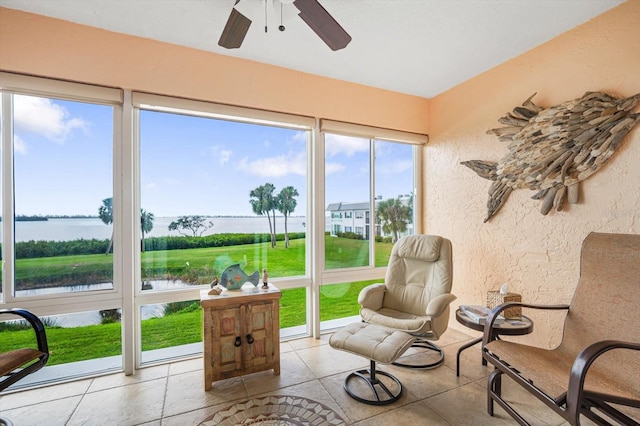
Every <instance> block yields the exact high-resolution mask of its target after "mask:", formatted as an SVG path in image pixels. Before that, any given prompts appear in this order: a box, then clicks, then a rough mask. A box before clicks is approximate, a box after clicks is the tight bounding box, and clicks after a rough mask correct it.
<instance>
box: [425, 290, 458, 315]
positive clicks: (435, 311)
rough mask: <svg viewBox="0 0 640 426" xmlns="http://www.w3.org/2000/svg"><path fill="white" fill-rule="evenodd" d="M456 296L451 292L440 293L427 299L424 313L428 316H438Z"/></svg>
mask: <svg viewBox="0 0 640 426" xmlns="http://www.w3.org/2000/svg"><path fill="white" fill-rule="evenodd" d="M456 299H457V297H456V296H455V295H453V294H451V293H445V294H441V295H440V296H436V297H434V298H433V299H431V300H430V301H429V304H427V310H426V314H427V316H429V317H439V316H440V315H442V314H443V313H444V311H445V309H447V307H448V306H449V305H450V304H451V302H453V301H454V300H456Z"/></svg>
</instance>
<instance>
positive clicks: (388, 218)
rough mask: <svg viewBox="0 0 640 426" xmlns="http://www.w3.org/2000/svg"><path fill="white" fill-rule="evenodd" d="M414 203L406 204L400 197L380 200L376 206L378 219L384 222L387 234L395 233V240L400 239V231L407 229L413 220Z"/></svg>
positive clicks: (384, 229) (379, 221)
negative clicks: (412, 206)
mask: <svg viewBox="0 0 640 426" xmlns="http://www.w3.org/2000/svg"><path fill="white" fill-rule="evenodd" d="M412 204H413V203H412V202H411V201H410V202H409V205H404V204H403V203H402V201H400V199H398V198H389V199H388V200H384V201H380V202H379V203H378V206H377V208H376V220H377V221H378V223H381V224H382V231H383V232H384V233H385V234H393V242H396V241H398V238H399V234H400V232H404V231H406V230H407V224H408V223H410V222H411V216H412V208H411V205H412Z"/></svg>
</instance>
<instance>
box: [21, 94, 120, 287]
mask: <svg viewBox="0 0 640 426" xmlns="http://www.w3.org/2000/svg"><path fill="white" fill-rule="evenodd" d="M13 99H14V112H13V123H14V150H15V153H14V165H15V167H14V188H15V189H14V190H15V253H16V256H15V257H16V260H15V295H16V296H24V295H29V296H34V295H40V294H50V293H59V292H77V291H89V290H98V289H100V290H101V289H112V288H113V254H112V222H113V215H112V210H111V193H112V188H113V184H112V182H113V177H112V176H113V167H112V158H113V108H112V107H110V106H104V105H94V104H87V103H81V102H72V101H63V100H58V99H49V98H41V97H34V96H21V95H14V97H13Z"/></svg>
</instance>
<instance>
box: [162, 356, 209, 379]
mask: <svg viewBox="0 0 640 426" xmlns="http://www.w3.org/2000/svg"><path fill="white" fill-rule="evenodd" d="M203 369H204V363H203V361H202V357H199V358H194V359H189V360H186V361H178V362H173V363H171V364H169V375H171V376H173V375H175V374H182V373H188V372H190V371H202V370H203ZM203 374H204V373H203Z"/></svg>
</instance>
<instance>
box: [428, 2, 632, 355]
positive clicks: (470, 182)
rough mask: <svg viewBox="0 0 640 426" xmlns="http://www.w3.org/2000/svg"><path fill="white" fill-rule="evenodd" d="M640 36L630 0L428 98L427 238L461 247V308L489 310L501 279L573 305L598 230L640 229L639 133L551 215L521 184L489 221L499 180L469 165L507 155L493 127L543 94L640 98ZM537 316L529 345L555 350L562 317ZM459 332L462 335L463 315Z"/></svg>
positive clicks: (457, 253)
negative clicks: (587, 241)
mask: <svg viewBox="0 0 640 426" xmlns="http://www.w3.org/2000/svg"><path fill="white" fill-rule="evenodd" d="M638 40H640V1H629V2H627V3H624V4H622V5H620V6H618V7H616V8H614V9H612V10H610V11H609V12H607V13H605V14H603V15H600V16H598V17H596V18H595V19H593V20H591V21H589V22H587V23H585V24H584V25H581V26H579V27H577V28H575V29H573V30H572V31H569V32H567V33H565V34H563V35H561V36H559V37H557V38H555V39H553V40H551V41H549V42H547V43H545V44H543V45H541V46H538V47H537V48H535V49H533V50H531V51H529V52H527V53H525V54H523V55H521V56H518V57H516V58H514V59H512V60H510V61H508V62H506V63H504V64H502V65H500V66H498V67H495V68H494V69H492V70H489V71H487V72H486V73H484V74H482V75H480V76H478V77H476V78H474V79H471V80H469V81H466V82H465V83H463V84H461V85H459V86H457V87H455V88H453V89H451V90H449V91H447V92H446V93H443V94H441V95H439V96H437V97H435V98H433V99H432V100H431V103H430V116H429V118H430V142H429V144H428V145H427V146H426V148H425V150H424V159H425V168H426V173H425V181H424V184H425V191H426V192H425V193H426V204H425V215H424V221H425V226H426V230H427V232H429V233H435V234H440V235H444V236H447V237H449V238H450V239H451V240H452V242H453V247H454V258H455V259H454V262H455V265H454V289H453V290H454V292H455V293H456V294H457V296H458V300H457V301H456V303H458V304H479V303H483V302H484V300H485V297H486V292H487V291H488V290H492V289H497V288H498V287H499V286H500V285H501V284H502V283H504V282H508V283H509V284H510V289H511V290H513V291H515V292H518V293H521V294H522V296H523V300H524V301H525V302H534V303H558V302H559V303H568V302H570V300H571V296H572V294H573V291H574V289H575V285H576V283H577V280H578V276H579V254H580V245H581V243H582V240H583V239H584V238H585V236H586V235H587V234H588V233H589V232H591V231H600V232H618V233H635V234H638V233H640V126H637V127H636V129H635V130H634V131H633V132H632V133H631V134H630V135H629V136H628V137H627V139H626V141H625V143H624V145H623V146H622V148H620V149H619V150H618V152H617V153H616V154H615V155H614V156H613V157H612V159H611V161H610V162H609V163H608V164H607V165H606V166H605V167H604V168H603V169H601V170H600V171H599V172H598V173H596V174H594V175H593V176H591V177H590V178H589V179H587V180H586V181H584V182H583V184H582V191H581V200H580V203H579V204H577V205H571V206H569V207H566V208H565V210H564V211H561V212H556V211H552V212H550V213H549V214H548V215H547V216H543V215H541V214H540V212H539V211H540V210H539V209H540V202H539V201H535V200H532V199H531V198H530V197H531V196H532V195H533V194H534V191H530V190H526V189H520V190H516V191H514V192H513V193H512V194H511V196H510V198H509V199H508V200H507V202H506V203H505V205H504V206H503V207H502V209H501V210H500V212H499V213H498V214H497V215H496V216H494V217H493V218H492V219H491V221H490V222H488V223H483V219H484V218H485V215H486V201H487V190H488V188H489V186H490V182H489V181H488V180H485V179H482V178H480V177H478V176H477V175H476V174H475V173H474V172H473V171H471V170H470V169H468V168H466V167H464V166H462V165H460V162H461V161H465V160H471V159H484V160H493V161H495V160H498V159H500V158H501V157H502V156H503V155H504V154H505V153H506V145H505V144H504V143H502V142H499V141H498V140H497V138H496V137H495V136H489V135H486V134H485V132H486V130H488V129H491V128H495V127H501V126H502V125H501V124H499V123H498V122H497V119H498V118H499V117H501V116H503V115H504V114H505V113H506V112H508V111H510V110H512V109H513V107H515V106H516V105H520V104H521V103H522V102H523V101H524V100H525V99H526V98H528V97H529V96H530V95H531V94H533V93H534V92H537V93H538V94H537V95H536V97H535V98H534V102H535V103H537V104H538V105H541V106H547V107H548V106H553V105H557V104H559V103H561V102H564V101H567V100H570V99H574V98H577V97H580V96H581V95H582V94H583V93H584V92H586V91H596V90H598V91H606V92H609V93H610V94H612V95H615V96H631V95H634V94H636V93H640V49H639V48H638ZM639 109H640V108H639ZM565 206H566V204H565ZM639 280H640V277H639ZM611 285H612V286H614V285H616V283H615V282H612V283H611ZM530 312H532V315H531V316H532V317H534V319H535V320H536V325H535V328H536V332H535V334H534V335H532V336H529V337H528V339H530V340H531V342H535V343H538V344H542V345H552V344H554V343H556V342H557V338H559V334H560V332H561V327H560V325H559V323H558V319H559V317H558V316H556V315H555V314H554V315H551V316H548V317H544V316H540V315H538V314H537V313H536V311H530ZM451 325H452V327H454V328H458V329H460V330H462V329H463V328H462V327H461V326H460V325H459V324H457V323H456V321H455V319H454V320H452V321H451ZM549 331H553V332H557V333H556V334H555V337H550V335H551V334H552V333H549Z"/></svg>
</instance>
